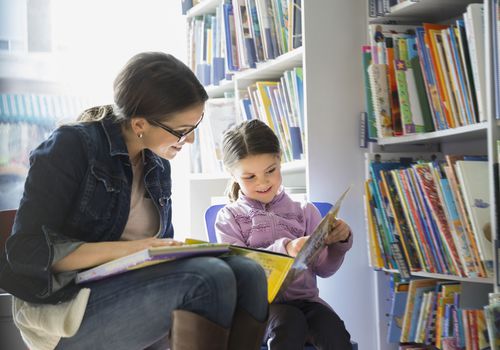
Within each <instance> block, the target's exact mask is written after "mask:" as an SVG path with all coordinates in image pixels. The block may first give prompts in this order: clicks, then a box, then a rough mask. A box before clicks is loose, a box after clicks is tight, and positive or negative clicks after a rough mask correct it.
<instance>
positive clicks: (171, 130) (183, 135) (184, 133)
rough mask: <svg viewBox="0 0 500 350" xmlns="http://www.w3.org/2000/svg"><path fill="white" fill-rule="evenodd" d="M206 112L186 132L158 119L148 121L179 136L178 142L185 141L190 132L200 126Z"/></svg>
mask: <svg viewBox="0 0 500 350" xmlns="http://www.w3.org/2000/svg"><path fill="white" fill-rule="evenodd" d="M204 115H205V113H203V114H202V115H201V118H200V121H199V122H198V123H197V124H196V125H195V126H193V127H192V128H190V129H189V130H188V131H185V132H179V131H176V130H174V129H172V128H170V127H168V126H166V125H164V124H162V123H160V122H157V121H156V120H148V123H150V124H153V125H154V126H157V127H159V128H162V129H163V130H165V131H167V132H168V133H170V134H172V135H174V136H175V137H178V138H179V139H178V140H177V142H182V141H184V140H185V139H186V138H187V137H188V136H189V134H190V133H192V132H193V131H194V129H196V128H197V127H198V125H200V123H201V121H202V120H203V117H204Z"/></svg>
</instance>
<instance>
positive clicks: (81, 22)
mask: <svg viewBox="0 0 500 350" xmlns="http://www.w3.org/2000/svg"><path fill="white" fill-rule="evenodd" d="M52 6H53V30H54V49H55V50H57V51H58V53H57V54H56V58H57V60H58V62H59V64H58V66H59V74H60V79H61V81H62V82H63V83H64V84H65V85H66V86H67V88H66V90H67V91H68V93H74V94H78V95H84V96H90V97H92V98H93V100H94V101H96V103H99V104H106V103H111V102H112V96H113V80H114V78H115V76H116V74H117V73H118V72H119V70H120V69H121V68H122V66H123V65H124V64H125V62H126V61H127V60H128V59H129V58H130V57H132V56H133V55H135V54H137V53H139V52H143V51H163V52H167V53H170V54H173V55H174V56H176V57H177V58H179V59H181V60H182V61H185V59H186V54H187V49H186V20H185V17H184V16H182V14H181V2H180V1H173V0H106V1H102V0H52ZM188 156H189V155H188V152H187V151H186V150H185V151H184V152H183V153H182V152H181V154H179V155H178V156H177V158H176V159H174V160H173V161H172V180H173V197H172V200H173V202H174V209H173V210H174V213H173V222H174V227H175V230H176V235H177V233H179V234H180V235H181V236H182V235H183V234H184V233H185V232H187V230H188V229H189V225H188V220H189V216H188V215H187V214H188V211H189V204H188V198H187V196H186V193H187V188H188V185H189V184H188V177H187V173H188V172H189V157H188Z"/></svg>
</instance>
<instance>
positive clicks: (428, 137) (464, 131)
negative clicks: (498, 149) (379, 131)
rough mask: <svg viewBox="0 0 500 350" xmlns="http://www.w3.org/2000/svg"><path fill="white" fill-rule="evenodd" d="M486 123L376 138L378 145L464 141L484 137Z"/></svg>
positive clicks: (486, 127)
mask: <svg viewBox="0 0 500 350" xmlns="http://www.w3.org/2000/svg"><path fill="white" fill-rule="evenodd" d="M487 129H488V125H487V123H479V124H474V125H466V126H461V127H458V128H453V129H446V130H439V131H433V132H427V133H422V134H413V135H408V136H395V137H384V138H382V139H379V140H378V144H379V145H380V146H384V145H402V144H421V143H427V144H428V143H440V142H442V141H448V142H449V141H466V140H477V139H486V131H487Z"/></svg>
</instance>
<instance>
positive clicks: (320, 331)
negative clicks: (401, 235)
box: [216, 120, 352, 350]
mask: <svg viewBox="0 0 500 350" xmlns="http://www.w3.org/2000/svg"><path fill="white" fill-rule="evenodd" d="M223 153H224V155H223V161H224V165H225V166H226V168H227V169H228V170H229V171H230V173H231V175H232V177H233V185H232V188H231V190H230V194H229V197H230V199H231V201H232V203H231V204H229V205H227V206H226V207H225V208H223V209H222V210H221V211H220V212H219V214H218V216H217V221H216V232H217V235H218V238H219V241H221V242H227V243H231V244H235V245H240V246H245V247H252V248H261V249H266V250H271V251H275V252H279V253H286V254H289V255H291V256H296V255H297V253H298V251H299V250H300V248H301V247H302V245H303V244H304V243H305V242H306V241H307V239H308V238H309V235H310V234H311V233H312V232H313V231H314V229H315V228H316V226H317V225H318V224H319V222H320V220H321V216H320V213H319V211H318V210H317V209H316V207H315V206H314V205H313V204H312V203H306V204H301V203H298V202H294V201H293V200H292V199H291V198H290V197H289V196H288V195H287V194H286V193H285V192H284V191H283V187H282V186H281V182H282V179H281V171H280V161H281V151H280V146H279V141H278V138H277V137H276V135H275V134H274V133H273V131H272V130H271V129H270V128H269V127H268V126H267V125H266V124H264V123H263V122H261V121H259V120H252V121H249V122H243V123H242V124H240V125H238V126H236V127H234V128H233V129H231V130H229V131H227V132H226V134H225V135H224V142H223ZM327 244H328V247H327V248H325V249H324V251H323V252H321V254H320V255H319V256H318V259H317V260H316V263H315V264H314V266H311V267H310V268H309V269H308V270H307V271H306V272H305V273H304V274H302V275H301V276H300V277H299V278H298V279H297V280H295V281H294V282H293V283H292V284H291V285H290V286H289V287H288V288H287V289H286V290H285V291H284V292H283V293H282V294H281V295H279V296H278V298H277V299H276V300H275V301H274V303H273V304H272V305H271V307H270V314H269V322H268V325H267V330H266V335H265V339H268V344H269V346H270V349H271V350H276V349H286V350H293V349H297V350H298V349H301V350H302V349H303V348H304V343H306V342H309V343H312V344H313V345H314V346H316V347H317V348H318V349H335V350H341V349H351V343H350V335H349V333H348V332H347V330H346V329H345V326H344V322H343V321H342V320H341V319H340V318H339V316H338V315H337V314H336V313H335V312H334V311H333V310H332V309H331V308H330V307H329V306H328V304H326V302H324V301H323V300H321V299H320V298H319V295H318V294H319V291H318V287H317V285H316V275H318V276H320V277H328V276H331V275H332V274H334V273H335V272H336V271H337V270H338V269H339V268H340V266H341V265H342V262H343V260H344V255H345V254H346V252H347V251H348V250H349V249H350V248H351V246H352V235H351V231H350V228H349V226H348V225H347V224H346V223H345V222H343V221H342V220H338V221H337V222H336V225H335V227H334V228H333V230H332V232H331V233H330V235H329V236H328V239H327Z"/></svg>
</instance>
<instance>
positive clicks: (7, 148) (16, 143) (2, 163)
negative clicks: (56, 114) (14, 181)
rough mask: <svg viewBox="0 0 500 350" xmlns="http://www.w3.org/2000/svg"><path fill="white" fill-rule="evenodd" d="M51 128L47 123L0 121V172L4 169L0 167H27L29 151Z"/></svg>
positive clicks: (44, 137)
mask: <svg viewBox="0 0 500 350" xmlns="http://www.w3.org/2000/svg"><path fill="white" fill-rule="evenodd" d="M52 129H53V127H52V128H51V127H50V126H49V125H48V124H43V125H39V124H33V123H26V122H18V123H4V122H1V121H0V173H3V172H4V170H5V169H2V168H6V167H9V166H13V165H18V166H21V167H22V168H25V169H27V168H28V166H29V153H30V152H31V151H32V150H33V149H34V148H35V147H37V146H38V145H39V144H40V142H42V141H43V140H44V139H46V138H47V137H48V134H49V132H50V131H51V130H52Z"/></svg>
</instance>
